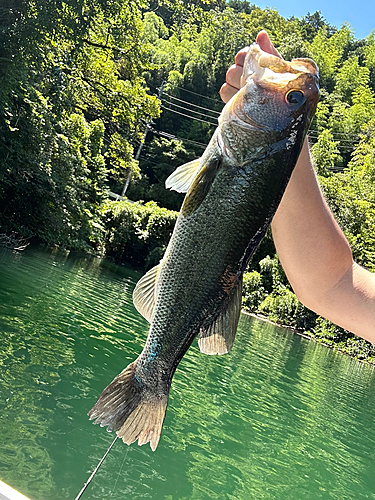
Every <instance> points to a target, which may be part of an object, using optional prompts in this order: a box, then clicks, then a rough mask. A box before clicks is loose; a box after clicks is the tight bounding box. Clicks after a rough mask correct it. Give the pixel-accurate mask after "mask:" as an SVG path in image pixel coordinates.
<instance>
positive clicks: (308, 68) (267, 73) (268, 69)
mask: <svg viewBox="0 0 375 500" xmlns="http://www.w3.org/2000/svg"><path fill="white" fill-rule="evenodd" d="M301 73H307V74H310V75H312V76H315V77H316V78H319V69H318V66H317V65H316V64H315V62H314V61H313V60H312V59H309V58H298V59H292V61H290V62H289V61H285V60H284V59H281V58H280V57H278V56H275V55H273V54H269V53H268V52H264V50H262V49H261V48H260V47H259V45H258V44H257V43H253V44H252V45H251V46H250V48H249V50H248V53H247V55H246V58H245V62H244V67H243V72H242V77H241V87H242V86H244V85H245V84H246V82H248V81H249V79H251V80H254V81H256V82H261V81H265V80H266V81H268V82H270V83H275V84H281V85H285V84H286V83H287V82H290V81H293V80H294V79H296V78H298V76H299V75H301Z"/></svg>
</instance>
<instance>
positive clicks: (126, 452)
mask: <svg viewBox="0 0 375 500" xmlns="http://www.w3.org/2000/svg"><path fill="white" fill-rule="evenodd" d="M129 450H130V446H128V447H127V449H126V451H125V454H124V460H123V461H122V464H121V467H120V470H119V471H118V475H117V479H116V482H115V485H114V487H113V490H112V492H111V496H110V497H109V500H111V498H112V496H113V493H114V492H115V490H116V486H117V482H118V480H119V477H120V474H121V472H122V468H123V467H124V463H125V460H126V457H127V456H128V453H129Z"/></svg>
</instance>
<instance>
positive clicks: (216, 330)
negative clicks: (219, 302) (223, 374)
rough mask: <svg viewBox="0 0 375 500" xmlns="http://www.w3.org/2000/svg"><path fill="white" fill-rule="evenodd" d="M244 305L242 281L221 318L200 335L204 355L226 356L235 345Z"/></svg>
mask: <svg viewBox="0 0 375 500" xmlns="http://www.w3.org/2000/svg"><path fill="white" fill-rule="evenodd" d="M241 304H242V279H241V280H240V282H239V283H238V284H237V285H236V286H235V288H234V289H233V292H232V296H231V298H230V300H229V302H228V304H227V305H226V307H225V308H224V310H223V311H222V312H221V313H220V315H219V317H218V318H217V319H216V320H215V321H214V322H213V323H212V324H211V325H210V326H209V327H208V328H205V329H201V331H200V333H199V340H198V345H199V349H200V350H201V352H203V353H204V354H226V353H228V352H229V351H230V350H231V349H232V347H233V343H234V338H235V336H236V330H237V325H238V320H239V318H240V313H241Z"/></svg>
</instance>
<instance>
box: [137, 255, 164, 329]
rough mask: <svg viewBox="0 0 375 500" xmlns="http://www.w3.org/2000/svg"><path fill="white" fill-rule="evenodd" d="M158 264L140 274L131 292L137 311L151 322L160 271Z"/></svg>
mask: <svg viewBox="0 0 375 500" xmlns="http://www.w3.org/2000/svg"><path fill="white" fill-rule="evenodd" d="M160 267H161V266H160V264H159V265H157V266H155V267H153V268H152V269H150V270H149V271H147V273H146V274H145V275H144V276H142V278H141V279H140V280H139V281H138V283H137V284H136V286H135V289H134V292H133V304H134V306H135V308H136V309H137V311H138V312H139V313H140V314H142V316H143V317H144V318H145V319H147V321H148V322H149V323H151V319H152V314H153V312H154V308H155V302H156V282H157V279H158V277H159V273H160Z"/></svg>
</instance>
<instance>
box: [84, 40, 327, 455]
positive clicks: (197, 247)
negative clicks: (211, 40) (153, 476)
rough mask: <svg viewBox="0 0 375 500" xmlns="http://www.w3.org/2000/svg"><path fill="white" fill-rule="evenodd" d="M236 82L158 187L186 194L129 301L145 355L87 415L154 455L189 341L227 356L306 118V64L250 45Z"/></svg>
mask: <svg viewBox="0 0 375 500" xmlns="http://www.w3.org/2000/svg"><path fill="white" fill-rule="evenodd" d="M242 81H243V83H244V87H243V88H242V89H241V90H240V91H239V92H238V93H237V94H236V95H235V96H234V97H233V98H232V99H231V101H229V102H228V103H227V105H226V106H225V107H224V109H223V111H222V114H221V116H220V118H219V127H218V128H217V130H216V131H215V133H214V135H213V137H212V139H211V141H210V143H209V145H208V146H207V149H206V151H205V152H204V154H203V156H202V158H201V159H200V160H198V161H193V162H190V163H188V164H186V165H183V166H182V167H179V169H177V170H176V172H174V173H173V174H172V175H171V176H170V178H169V179H168V180H167V186H168V187H171V188H172V189H176V190H177V191H180V192H183V191H185V192H187V194H186V197H185V200H184V203H183V205H182V208H181V213H180V215H179V217H178V219H177V222H176V225H175V229H174V232H173V235H172V237H171V240H170V242H169V245H168V248H167V250H166V253H165V255H164V257H163V259H162V261H161V262H160V264H159V265H158V266H157V267H156V268H154V269H152V270H150V271H149V272H148V273H147V274H146V275H145V276H144V277H143V278H142V279H141V280H140V281H139V283H138V284H137V286H136V289H135V291H134V294H133V298H134V304H135V306H136V308H137V309H138V311H139V312H140V313H141V314H143V315H144V317H145V318H146V319H148V321H149V322H150V324H151V325H150V331H149V334H148V337H147V340H146V344H145V347H144V349H143V351H142V353H141V354H140V356H139V357H138V358H137V359H136V360H135V361H134V362H133V363H131V364H130V365H129V366H128V367H127V368H125V370H123V372H121V373H120V374H119V375H118V376H117V377H116V378H115V379H114V380H113V381H112V382H111V383H110V384H109V385H108V386H107V387H106V389H104V391H103V392H102V394H101V395H100V396H99V399H98V401H97V403H96V404H95V405H94V407H93V408H92V409H91V410H90V412H89V415H90V418H91V419H95V423H100V424H102V425H108V428H109V429H110V430H115V431H116V432H117V435H118V436H119V437H121V439H122V440H123V441H124V442H125V443H127V444H130V443H132V442H134V441H136V440H137V439H138V442H139V444H145V443H147V442H150V446H151V448H152V449H153V450H155V449H156V447H157V445H158V442H159V438H160V433H161V429H162V425H163V421H164V416H165V411H166V407H167V403H168V395H169V390H170V385H171V382H172V377H173V374H174V372H175V370H176V368H177V366H178V364H179V362H180V361H181V359H182V357H183V356H184V354H185V353H186V351H187V349H188V348H189V346H190V345H191V343H192V342H193V340H194V338H195V337H196V336H197V335H199V340H198V345H199V347H200V349H201V351H202V352H204V353H207V354H224V353H226V352H228V351H229V350H230V349H231V348H232V345H233V342H234V337H235V333H236V329H237V323H238V319H239V314H240V310H241V290H242V278H243V273H244V271H245V269H246V266H247V264H248V262H249V260H250V259H251V257H252V255H253V253H254V251H255V250H256V248H257V247H258V245H259V243H260V242H261V240H262V238H263V236H264V234H265V232H266V230H267V228H268V226H269V224H270V222H271V220H272V217H273V215H274V213H275V211H276V209H277V206H278V204H279V202H280V200H281V197H282V195H283V192H284V190H285V188H286V186H287V183H288V180H289V178H290V175H291V173H292V171H293V168H294V166H295V164H296V161H297V158H298V155H299V152H300V150H301V147H302V143H303V140H304V138H305V135H306V133H307V130H308V126H309V124H310V121H311V119H312V116H313V114H314V112H315V108H316V104H317V101H318V97H319V88H318V69H317V67H316V65H315V63H314V62H313V61H311V60H308V59H297V60H293V61H292V62H290V63H288V62H285V61H282V60H281V59H279V58H278V57H276V56H272V55H270V54H266V53H265V52H263V51H261V49H260V48H259V47H258V46H257V45H256V44H254V45H253V46H251V48H250V49H249V52H248V54H247V56H246V59H245V64H244V74H243V77H242Z"/></svg>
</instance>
